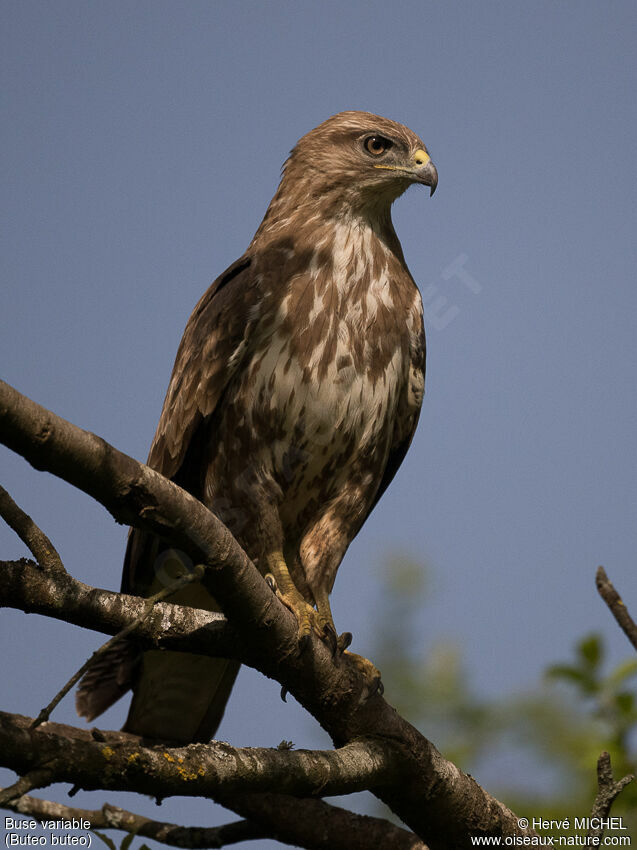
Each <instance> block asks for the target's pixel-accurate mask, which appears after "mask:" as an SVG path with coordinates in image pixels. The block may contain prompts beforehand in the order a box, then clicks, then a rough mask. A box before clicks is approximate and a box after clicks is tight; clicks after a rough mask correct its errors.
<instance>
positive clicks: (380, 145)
mask: <svg viewBox="0 0 637 850" xmlns="http://www.w3.org/2000/svg"><path fill="white" fill-rule="evenodd" d="M393 144H394V143H393V142H391V141H390V140H389V139H386V138H385V137H384V136H368V137H367V138H366V139H365V141H364V142H363V145H364V147H365V150H366V151H367V153H371V155H372V156H380V155H381V154H383V153H385V151H388V150H389V149H390V147H391V146H392V145H393Z"/></svg>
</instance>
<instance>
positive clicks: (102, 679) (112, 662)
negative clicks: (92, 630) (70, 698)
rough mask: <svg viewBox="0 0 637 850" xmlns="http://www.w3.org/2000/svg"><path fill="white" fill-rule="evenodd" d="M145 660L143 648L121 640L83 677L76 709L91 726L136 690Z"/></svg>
mask: <svg viewBox="0 0 637 850" xmlns="http://www.w3.org/2000/svg"><path fill="white" fill-rule="evenodd" d="M140 659H141V653H140V651H139V648H138V647H137V645H136V644H135V643H134V641H130V640H120V641H118V642H117V643H116V644H113V646H112V647H111V648H110V649H109V650H107V651H106V652H105V653H104V654H103V655H100V656H98V658H96V659H95V661H93V662H92V663H91V665H90V667H89V668H88V670H87V671H86V673H85V674H84V676H83V677H82V679H81V681H80V684H79V686H78V689H77V692H76V694H75V708H76V710H77V713H78V714H79V716H80V717H85V718H86V719H87V720H88V721H89V722H90V721H91V720H94V719H95V718H96V717H97V716H98V715H100V714H102V712H104V711H106V709H107V708H110V707H111V706H112V705H113V703H115V702H117V700H118V699H119V698H120V697H122V696H124V694H125V693H126V691H128V690H130V689H131V688H132V687H133V682H134V679H135V671H136V668H137V666H138V664H139V661H140Z"/></svg>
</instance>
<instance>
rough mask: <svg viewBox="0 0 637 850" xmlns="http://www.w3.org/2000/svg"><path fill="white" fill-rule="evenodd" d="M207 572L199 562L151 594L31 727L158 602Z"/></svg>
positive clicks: (46, 716)
mask: <svg viewBox="0 0 637 850" xmlns="http://www.w3.org/2000/svg"><path fill="white" fill-rule="evenodd" d="M204 572H205V567H204V566H203V565H202V564H197V565H196V566H195V567H194V568H193V569H192V571H191V572H189V573H186V574H185V575H182V576H179V578H176V579H175V580H174V581H173V582H171V583H170V584H169V585H167V586H166V587H164V588H162V589H161V590H160V591H159V592H158V593H155V595H154V596H149V597H148V599H147V601H146V604H145V605H144V610H143V611H142V613H141V614H140V615H139V616H138V617H135V619H134V620H133V621H132V622H131V623H129V625H128V626H126V627H125V628H124V629H122V631H121V632H119V633H118V634H116V635H114V636H113V637H112V638H111V639H110V640H107V641H106V643H104V644H102V646H100V648H99V649H96V650H95V652H94V653H93V654H92V655H91V657H90V658H88V659H87V660H86V661H85V662H84V664H82V666H81V667H80V669H79V670H78V671H77V672H76V673H74V674H73V675H72V676H71V678H70V679H69V680H68V682H67V683H66V684H65V685H64V687H63V688H62V689H61V690H59V691H58V692H57V694H56V695H55V696H54V697H53V699H52V700H51V702H50V703H49V704H48V705H47V706H45V707H44V708H43V709H42V711H40V713H39V714H38V716H37V717H36V718H35V720H34V721H33V723H32V724H31V729H36V728H37V727H38V726H39V725H40V724H41V723H44V722H45V721H46V720H48V719H49V717H50V716H51V712H52V711H53V709H54V708H55V707H56V706H57V704H58V703H59V702H60V701H61V700H62V699H63V698H64V697H65V696H66V695H67V694H68V692H69V691H70V690H71V688H72V687H73V686H74V685H75V684H76V683H77V682H79V680H80V679H81V678H82V676H83V675H84V673H86V671H87V670H88V668H89V667H90V666H91V665H92V664H93V663H94V662H95V661H96V660H97V659H98V658H99V657H100V656H102V655H105V654H106V653H107V652H108V651H109V650H110V649H111V647H112V646H113V645H114V644H116V643H118V642H119V641H121V640H123V639H124V638H126V637H128V635H130V634H131V632H134V631H135V629H136V628H137V627H138V626H139V625H140V623H142V622H143V621H144V620H145V619H146V617H148V616H149V614H150V612H151V611H152V610H153V608H154V606H155V605H156V603H157V602H161V601H162V600H163V599H166V598H167V597H168V596H171V595H172V594H173V593H175V592H176V591H177V590H179V589H180V588H182V587H184V586H185V585H187V584H191V582H193V581H201V578H202V576H203V574H204Z"/></svg>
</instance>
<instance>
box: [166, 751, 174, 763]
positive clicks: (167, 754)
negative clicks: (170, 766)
mask: <svg viewBox="0 0 637 850" xmlns="http://www.w3.org/2000/svg"><path fill="white" fill-rule="evenodd" d="M164 758H165V759H166V761H170V762H173V761H175V759H174V758H173V757H172V756H171V755H170V753H164Z"/></svg>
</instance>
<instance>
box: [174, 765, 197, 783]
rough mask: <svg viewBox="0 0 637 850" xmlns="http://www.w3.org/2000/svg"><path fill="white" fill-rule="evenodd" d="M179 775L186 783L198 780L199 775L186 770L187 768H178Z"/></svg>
mask: <svg viewBox="0 0 637 850" xmlns="http://www.w3.org/2000/svg"><path fill="white" fill-rule="evenodd" d="M177 770H178V771H179V775H180V776H181V778H182V779H183V780H184V782H192V780H193V779H196V778H197V774H196V773H193V771H192V770H186V768H185V767H178V768H177Z"/></svg>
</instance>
